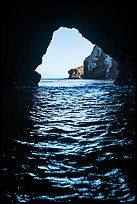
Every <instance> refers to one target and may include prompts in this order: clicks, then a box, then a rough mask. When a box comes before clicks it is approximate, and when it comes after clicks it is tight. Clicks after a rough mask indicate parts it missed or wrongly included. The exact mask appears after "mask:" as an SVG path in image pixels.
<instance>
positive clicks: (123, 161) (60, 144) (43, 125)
mask: <svg viewBox="0 0 137 204" xmlns="http://www.w3.org/2000/svg"><path fill="white" fill-rule="evenodd" d="M60 83H62V82H60ZM64 83H65V82H64ZM69 83H70V82H69ZM71 83H72V84H71V86H69V87H65V86H59V87H57V86H55V85H54V86H52V87H48V86H45V87H43V86H40V87H38V88H36V89H28V90H26V89H23V90H18V91H16V92H10V93H8V94H6V95H4V96H3V125H2V126H3V138H2V140H3V144H2V157H3V163H2V172H3V174H2V181H3V182H2V183H3V184H2V189H3V191H2V196H3V199H4V200H7V201H10V202H12V201H13V202H29V201H33V202H34V201H35V202H36V201H41V202H42V201H44V202H48V201H55V202H59V201H60V202H62V203H63V202H66V201H76V200H78V199H80V200H83V201H84V202H85V199H88V200H89V201H91V200H92V199H93V200H96V201H103V200H104V201H106V200H108V201H109V200H111V201H112V202H113V201H123V202H126V201H134V200H135V198H134V195H135V182H134V174H135V172H134V169H135V168H134V152H135V151H134V136H135V124H134V121H135V118H134V105H135V104H134V90H133V88H132V87H116V86H113V84H112V83H111V82H108V83H105V84H101V83H99V82H97V83H95V81H94V84H93V82H92V83H91V84H90V83H89V82H88V85H87V86H85V81H83V82H82V81H80V82H79V83H80V86H75V85H74V84H73V81H72V82H71ZM82 83H83V84H82ZM86 83H87V82H86ZM87 202H88V201H87Z"/></svg>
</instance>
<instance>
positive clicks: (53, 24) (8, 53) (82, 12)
mask: <svg viewBox="0 0 137 204" xmlns="http://www.w3.org/2000/svg"><path fill="white" fill-rule="evenodd" d="M2 7H3V9H2V11H3V16H2V20H3V22H2V66H3V68H2V85H3V87H4V88H5V87H8V88H9V87H15V86H16V85H20V84H23V83H29V82H30V84H31V85H36V84H37V83H38V81H39V80H40V76H39V75H38V74H36V72H34V71H35V69H36V68H37V66H38V65H39V64H41V62H42V56H43V55H44V54H45V53H46V50H47V47H48V45H49V43H50V41H51V39H52V34H53V32H54V31H55V30H57V29H58V28H59V27H60V26H65V27H69V28H72V27H75V28H77V29H78V30H79V32H80V33H82V35H83V37H85V38H87V39H88V40H90V41H91V42H92V43H94V44H97V45H98V46H99V47H101V48H102V50H103V51H104V52H105V53H107V54H109V55H110V56H111V57H113V58H114V59H115V60H116V61H118V63H119V65H120V66H119V69H120V72H119V77H118V78H117V80H116V82H115V84H117V85H127V84H129V85H133V84H134V81H135V79H134V76H135V4H133V3H129V2H115V3H112V2H111V3H110V2H98V1H96V2H95V1H94V2H86V1H83V2H74V1H73V2H65V3H63V2H54V3H48V1H46V3H40V2H39V3H32V2H31V3H25V2H24V3H19V2H18V3H17V2H16V3H4V4H3V6H2ZM33 76H35V77H33Z"/></svg>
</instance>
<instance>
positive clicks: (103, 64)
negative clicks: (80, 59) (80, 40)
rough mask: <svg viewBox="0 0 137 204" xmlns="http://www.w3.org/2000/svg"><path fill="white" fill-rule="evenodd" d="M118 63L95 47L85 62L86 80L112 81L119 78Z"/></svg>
mask: <svg viewBox="0 0 137 204" xmlns="http://www.w3.org/2000/svg"><path fill="white" fill-rule="evenodd" d="M118 72H119V70H118V63H117V62H116V61H115V60H113V59H112V58H111V57H109V56H108V55H106V54H105V53H104V52H103V51H102V49H101V48H99V47H98V46H95V47H94V48H93V50H92V52H91V55H89V56H88V57H87V58H86V59H85V60H84V78H86V79H111V80H114V79H116V78H117V76H118Z"/></svg>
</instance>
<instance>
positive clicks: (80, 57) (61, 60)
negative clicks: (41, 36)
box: [36, 27, 94, 78]
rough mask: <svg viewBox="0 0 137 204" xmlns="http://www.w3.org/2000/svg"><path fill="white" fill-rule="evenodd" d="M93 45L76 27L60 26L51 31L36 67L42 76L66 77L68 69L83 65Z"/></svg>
mask: <svg viewBox="0 0 137 204" xmlns="http://www.w3.org/2000/svg"><path fill="white" fill-rule="evenodd" d="M93 47H94V44H92V43H91V42H90V41H89V40H87V39H86V38H84V37H83V36H82V34H81V33H80V32H79V31H78V30H77V29H76V28H67V27H60V28H59V29H58V30H56V31H54V32H53V35H52V40H51V42H50V44H49V46H48V48H47V52H46V54H45V55H43V58H42V64H41V65H39V66H38V67H37V68H36V71H37V72H38V73H40V74H41V77H42V78H68V77H69V74H68V71H69V70H70V69H72V68H77V67H80V66H83V61H84V59H85V58H86V57H87V56H89V55H90V54H91V51H92V49H93Z"/></svg>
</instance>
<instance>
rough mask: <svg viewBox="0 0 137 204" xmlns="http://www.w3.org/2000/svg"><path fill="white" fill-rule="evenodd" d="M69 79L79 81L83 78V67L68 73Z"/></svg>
mask: <svg viewBox="0 0 137 204" xmlns="http://www.w3.org/2000/svg"><path fill="white" fill-rule="evenodd" d="M68 74H69V79H81V78H83V77H84V67H83V66H80V67H77V68H74V69H70V70H69V71H68Z"/></svg>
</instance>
